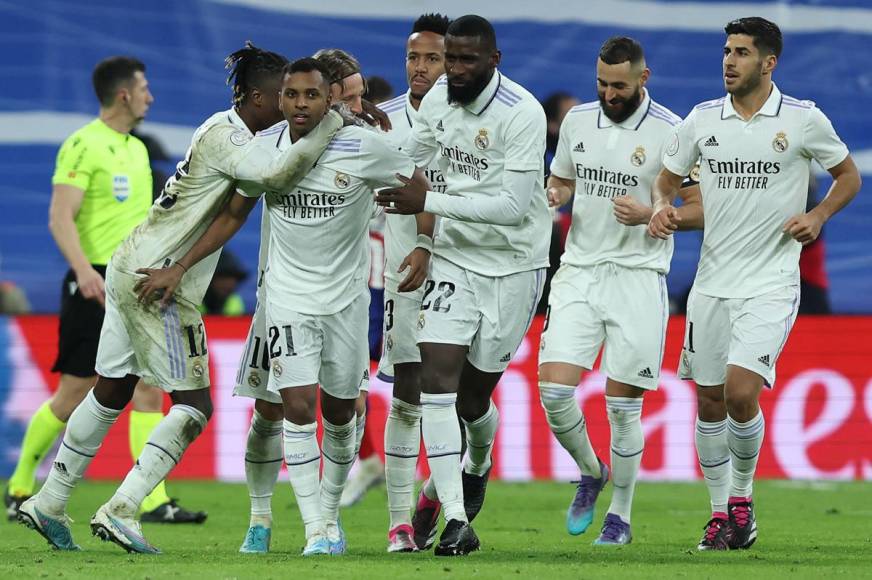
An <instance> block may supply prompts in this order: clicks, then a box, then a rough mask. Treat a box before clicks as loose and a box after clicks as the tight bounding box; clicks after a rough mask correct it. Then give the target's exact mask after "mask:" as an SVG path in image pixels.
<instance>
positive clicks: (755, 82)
mask: <svg viewBox="0 0 872 580" xmlns="http://www.w3.org/2000/svg"><path fill="white" fill-rule="evenodd" d="M762 80H763V75H750V76H749V77H748V79H747V80H746V81H745V82H743V83H742V84H740V85H738V86H735V87H733V89H732V90H730V89H729V88H728V87H726V85H725V88H727V92H728V93H730V94H731V95H733V96H736V97H744V96H745V95H750V94H751V93H753V92H754V91H755V90H757V87H759V86H760V83H761V81H762Z"/></svg>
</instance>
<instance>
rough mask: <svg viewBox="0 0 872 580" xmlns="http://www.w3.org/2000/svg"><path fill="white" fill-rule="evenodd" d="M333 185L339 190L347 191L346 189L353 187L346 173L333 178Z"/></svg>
mask: <svg viewBox="0 0 872 580" xmlns="http://www.w3.org/2000/svg"><path fill="white" fill-rule="evenodd" d="M333 183H334V184H335V185H336V187H338V188H339V189H345V188H346V187H348V186H349V185H351V178H350V177H348V176H347V175H345V174H344V173H337V174H336V177H334V178H333Z"/></svg>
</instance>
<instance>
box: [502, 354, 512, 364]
mask: <svg viewBox="0 0 872 580" xmlns="http://www.w3.org/2000/svg"><path fill="white" fill-rule="evenodd" d="M511 360H512V353H510V352H507V353H506V354H504V355H503V357H502V358H501V359H500V362H510V361H511Z"/></svg>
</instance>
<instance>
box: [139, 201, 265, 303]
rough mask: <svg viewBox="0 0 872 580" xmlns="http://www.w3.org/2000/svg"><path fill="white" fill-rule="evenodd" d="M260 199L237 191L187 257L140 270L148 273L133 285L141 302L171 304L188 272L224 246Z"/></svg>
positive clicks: (140, 272)
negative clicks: (166, 264) (160, 266)
mask: <svg viewBox="0 0 872 580" xmlns="http://www.w3.org/2000/svg"><path fill="white" fill-rule="evenodd" d="M258 199H259V198H258V197H246V196H244V195H241V194H239V193H234V194H233V197H231V198H230V201H229V202H228V203H227V204H226V205H225V206H224V209H223V210H221V213H219V214H218V215H217V216H215V220H214V221H213V222H212V223H211V225H209V227H208V228H207V229H206V231H205V232H203V235H202V236H200V239H199V240H197V241H196V242H194V245H193V246H191V249H190V250H188V252H187V253H186V254H185V255H184V256H182V257H181V258H179V259H178V260H176V261H175V263H173V264H172V265H170V266H169V267H167V268H140V269H138V270H137V271H136V273H137V274H143V275H144V276H145V277H144V278H141V279H140V280H138V281H137V282H136V284H135V285H134V287H133V290H134V292H136V293H137V294H138V295H139V301H140V302H141V303H143V304H147V303H149V302H151V301H152V300H154V299H156V298H157V297H158V296H160V297H161V299H160V305H161V307H162V308H165V307H167V306H169V303H170V301H171V300H172V298H173V293H174V292H175V290H176V288H178V286H179V283H180V282H181V281H182V277H183V276H184V275H185V272H187V271H188V270H190V269H191V268H192V267H193V266H194V265H195V264H197V263H198V262H199V261H200V260H202V259H203V258H205V257H206V256H209V255H211V254H212V253H214V252H215V251H217V250H219V249H220V248H222V247H223V246H224V244H226V243H227V242H228V241H229V240H230V238H232V237H233V235H234V234H236V232H238V231H239V228H241V227H242V224H244V223H245V220H246V218H248V214H249V213H251V210H252V208H254V206H255V205H256V204H257V200H258Z"/></svg>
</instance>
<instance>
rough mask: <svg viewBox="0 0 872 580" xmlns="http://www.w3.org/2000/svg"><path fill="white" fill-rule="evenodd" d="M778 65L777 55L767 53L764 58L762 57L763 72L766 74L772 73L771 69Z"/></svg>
mask: <svg viewBox="0 0 872 580" xmlns="http://www.w3.org/2000/svg"><path fill="white" fill-rule="evenodd" d="M776 66H778V57H777V56H775V55H774V54H769V55H767V56H766V58H764V59H763V72H764V73H766V74H772V71H774V70H775V67H776Z"/></svg>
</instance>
